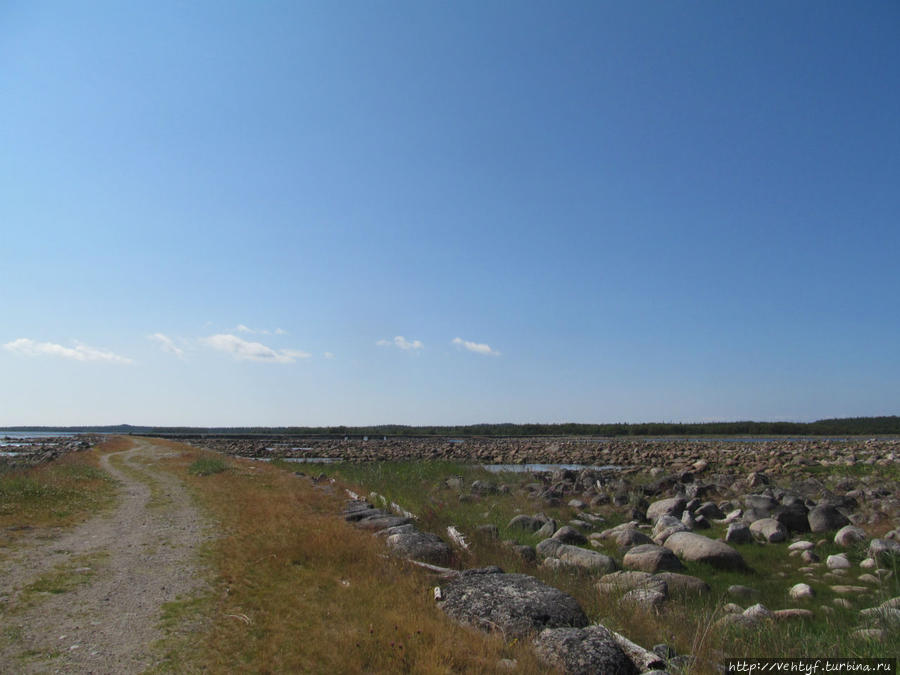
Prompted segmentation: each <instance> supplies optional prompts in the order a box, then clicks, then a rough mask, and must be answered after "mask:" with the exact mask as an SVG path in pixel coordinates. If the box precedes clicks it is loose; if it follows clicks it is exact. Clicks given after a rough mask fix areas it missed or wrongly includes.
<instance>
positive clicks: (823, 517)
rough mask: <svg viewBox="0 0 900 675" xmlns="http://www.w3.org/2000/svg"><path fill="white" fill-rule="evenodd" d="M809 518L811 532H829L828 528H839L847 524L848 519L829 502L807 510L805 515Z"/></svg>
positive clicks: (848, 522)
mask: <svg viewBox="0 0 900 675" xmlns="http://www.w3.org/2000/svg"><path fill="white" fill-rule="evenodd" d="M807 519H808V520H809V529H810V530H812V531H813V532H829V531H830V530H839V529H840V528H842V527H844V525H849V524H850V521H849V520H848V519H847V516H845V515H844V514H843V513H841V512H840V511H838V510H837V509H836V508H834V507H833V506H831V505H830V504H822V505H819V506H817V507H816V508H814V509H813V510H812V511H810V512H809V515H808V516H807Z"/></svg>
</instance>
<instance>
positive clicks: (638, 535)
mask: <svg viewBox="0 0 900 675" xmlns="http://www.w3.org/2000/svg"><path fill="white" fill-rule="evenodd" d="M588 538H589V539H591V540H594V539H600V540H601V541H612V542H613V543H615V545H616V546H618V547H619V548H621V549H625V550H628V549H630V548H632V547H633V546H639V545H641V544H652V543H653V540H652V539H651V538H650V537H648V536H647V535H646V534H644V533H643V532H641V531H640V530H638V529H637V527H635V526H634V524H632V523H625V526H622V525H617V526H616V527H613V528H610V529H608V530H603V532H600V533H598V534H597V535H590V536H589V537H588Z"/></svg>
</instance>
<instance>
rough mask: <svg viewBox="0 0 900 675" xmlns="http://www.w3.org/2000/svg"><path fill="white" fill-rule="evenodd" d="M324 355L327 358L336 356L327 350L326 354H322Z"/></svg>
mask: <svg viewBox="0 0 900 675" xmlns="http://www.w3.org/2000/svg"><path fill="white" fill-rule="evenodd" d="M322 356H324V357H325V358H326V359H333V358H334V354H332V353H331V352H325V353H324V354H322Z"/></svg>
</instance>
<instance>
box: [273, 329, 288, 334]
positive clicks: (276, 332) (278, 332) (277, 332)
mask: <svg viewBox="0 0 900 675" xmlns="http://www.w3.org/2000/svg"><path fill="white" fill-rule="evenodd" d="M287 334H288V332H287V331H286V330H284V328H276V329H275V335H287Z"/></svg>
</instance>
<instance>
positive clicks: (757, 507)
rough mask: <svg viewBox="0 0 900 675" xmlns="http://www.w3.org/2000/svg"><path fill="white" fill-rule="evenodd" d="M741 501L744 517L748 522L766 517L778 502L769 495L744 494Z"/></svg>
mask: <svg viewBox="0 0 900 675" xmlns="http://www.w3.org/2000/svg"><path fill="white" fill-rule="evenodd" d="M743 501H744V506H745V507H746V509H745V511H744V518H745V520H747V521H748V522H753V521H754V520H759V519H760V518H768V517H769V516H771V515H772V511H774V510H775V507H776V506H778V502H776V501H775V500H774V499H773V498H772V497H770V496H769V495H744V498H743Z"/></svg>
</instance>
